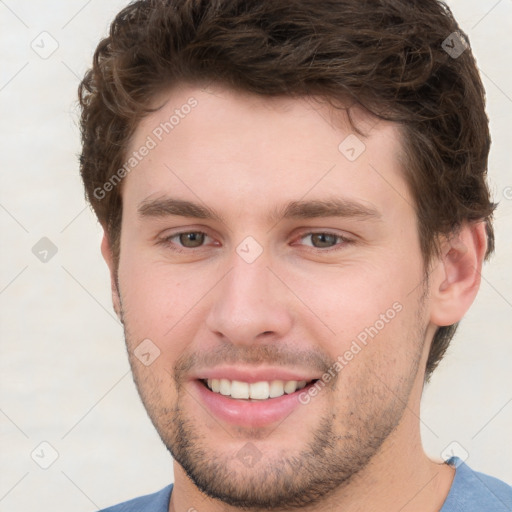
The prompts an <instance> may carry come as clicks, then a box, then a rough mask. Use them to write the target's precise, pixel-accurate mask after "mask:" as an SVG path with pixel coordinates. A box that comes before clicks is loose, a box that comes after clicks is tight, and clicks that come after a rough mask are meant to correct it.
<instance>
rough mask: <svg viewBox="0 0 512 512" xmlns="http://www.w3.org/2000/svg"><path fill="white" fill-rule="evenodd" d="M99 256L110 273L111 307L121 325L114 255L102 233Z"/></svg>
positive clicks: (121, 316) (105, 233) (104, 232)
mask: <svg viewBox="0 0 512 512" xmlns="http://www.w3.org/2000/svg"><path fill="white" fill-rule="evenodd" d="M101 254H102V255H103V259H104V260H105V263H106V264H107V266H108V269H109V272H110V288H111V291H112V305H113V306H114V311H115V312H116V315H117V317H118V318H119V320H120V321H121V323H123V315H122V309H121V299H120V297H119V288H118V284H117V268H116V267H115V262H114V255H113V253H112V248H111V245H110V241H109V239H108V235H107V232H106V231H105V230H104V231H103V238H102V240H101Z"/></svg>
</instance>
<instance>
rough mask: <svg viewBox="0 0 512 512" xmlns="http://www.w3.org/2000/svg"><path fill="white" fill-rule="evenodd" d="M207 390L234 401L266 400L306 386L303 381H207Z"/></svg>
mask: <svg viewBox="0 0 512 512" xmlns="http://www.w3.org/2000/svg"><path fill="white" fill-rule="evenodd" d="M206 383H207V385H208V388H210V389H211V390H212V391H213V392H214V393H220V394H221V395H224V396H230V397H231V398H236V399H239V400H240V399H248V398H251V399H252V400H267V399H268V398H278V397H280V396H283V395H284V394H285V393H286V394H287V395H289V394H291V393H295V391H297V390H298V389H302V388H304V387H305V386H306V384H307V382H306V381H305V380H300V381H296V380H289V381H282V380H273V381H271V382H267V381H260V382H252V383H248V382H242V381H239V380H232V381H231V380H228V379H207V381H206Z"/></svg>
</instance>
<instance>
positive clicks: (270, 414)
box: [192, 380, 313, 428]
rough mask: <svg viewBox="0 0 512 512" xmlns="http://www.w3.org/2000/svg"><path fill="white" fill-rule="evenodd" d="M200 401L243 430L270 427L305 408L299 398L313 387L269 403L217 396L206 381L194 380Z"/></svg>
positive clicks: (219, 416)
mask: <svg viewBox="0 0 512 512" xmlns="http://www.w3.org/2000/svg"><path fill="white" fill-rule="evenodd" d="M192 384H193V385H194V386H195V388H196V390H197V393H198V394H199V397H200V399H201V400H202V402H203V403H204V404H205V405H206V407H207V408H208V410H210V411H211V412H212V413H213V414H214V415H215V416H216V417H217V418H219V419H221V420H224V421H225V422H227V423H231V424H234V425H238V426H242V427H253V428H258V427H266V426H269V425H271V424H272V423H275V422H281V421H283V420H284V419H286V417H287V416H289V415H290V414H291V413H292V412H293V411H294V410H295V409H296V408H297V407H299V406H301V405H302V404H301V402H300V401H299V395H300V394H301V393H304V392H307V391H308V389H309V387H310V386H312V385H313V384H309V385H308V386H306V387H305V388H303V389H300V390H297V391H295V393H291V394H289V395H283V396H280V397H278V398H269V399H268V400H237V399H235V398H230V397H227V396H224V395H221V394H220V393H214V392H213V391H211V390H210V389H209V388H207V387H206V386H205V385H204V384H203V383H202V382H200V381H198V380H195V381H192Z"/></svg>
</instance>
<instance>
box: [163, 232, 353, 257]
mask: <svg viewBox="0 0 512 512" xmlns="http://www.w3.org/2000/svg"><path fill="white" fill-rule="evenodd" d="M190 233H196V234H202V235H205V236H206V237H209V235H208V234H207V233H205V232H204V231H180V232H179V233H174V234H172V235H170V236H167V237H165V238H162V239H161V240H159V241H158V244H161V245H164V246H165V247H168V248H171V250H173V251H175V252H177V253H189V254H190V253H192V252H193V251H197V250H201V249H203V248H204V245H201V246H199V247H192V248H186V247H183V246H181V247H180V246H179V245H178V244H175V243H174V242H172V239H174V238H178V237H180V235H186V234H190ZM312 235H327V236H333V237H335V238H336V239H337V240H338V242H337V243H336V245H334V246H332V247H325V248H321V247H314V246H312V245H310V246H306V247H309V248H310V249H311V250H312V251H313V252H319V253H322V254H325V253H329V252H335V251H339V250H341V249H342V248H343V247H344V246H346V245H348V244H352V243H354V240H352V239H350V238H347V237H344V236H341V235H338V234H336V233H331V232H329V231H309V232H306V233H303V234H302V235H300V236H299V237H298V238H297V240H303V239H304V238H306V237H308V236H312ZM209 238H211V237H209Z"/></svg>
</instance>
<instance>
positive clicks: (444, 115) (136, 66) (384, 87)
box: [79, 0, 495, 379]
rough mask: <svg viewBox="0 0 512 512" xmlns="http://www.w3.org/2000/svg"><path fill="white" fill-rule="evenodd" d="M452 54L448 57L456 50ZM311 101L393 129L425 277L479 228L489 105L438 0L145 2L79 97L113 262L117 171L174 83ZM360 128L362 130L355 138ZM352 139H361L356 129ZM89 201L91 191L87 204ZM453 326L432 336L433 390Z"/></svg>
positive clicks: (89, 191) (97, 61) (85, 175)
mask: <svg viewBox="0 0 512 512" xmlns="http://www.w3.org/2000/svg"><path fill="white" fill-rule="evenodd" d="M453 48H455V49H456V50H458V51H456V52H454V51H450V49H453ZM184 82H186V83H191V84H198V85H199V84H205V83H217V84H221V85H223V86H225V87H228V88H232V89H234V90H237V91H244V92H249V93H253V94H257V95H266V96H279V95H288V96H296V97H301V96H315V97H321V98H325V99H326V100H327V101H329V102H330V103H332V104H333V105H334V106H336V105H338V106H339V105H342V106H344V108H345V109H346V110H347V111H348V113H349V114H350V107H351V105H354V104H357V105H358V106H361V107H363V108H364V109H366V110H367V111H368V112H370V113H371V114H372V115H374V116H376V117H377V118H381V119H385V120H388V121H392V122H395V123H397V124H398V125H399V127H400V129H401V133H402V149H403V157H402V158H401V162H400V163H401V167H402V172H403V175H404V178H405V180H406V182H407V184H408V186H409V189H410V191H411V193H412V196H413V198H414V203H415V204H414V206H415V209H416V214H417V221H418V230H419V236H420V244H421V250H422V254H423V257H424V261H425V266H426V267H427V264H428V263H429V262H430V261H431V259H432V256H433V255H434V254H436V253H437V251H438V249H439V245H438V241H439V239H440V235H450V234H451V233H453V232H454V231H456V230H457V228H458V227H460V226H461V225H462V224H463V223H464V222H476V221H485V222H486V228H487V239H488V250H487V254H486V257H488V256H489V255H490V254H491V253H492V251H493V249H494V232H493V227H492V214H493V211H494V208H495V204H494V203H492V202H491V199H490V193H489V189H488V186H487V182H486V176H487V158H488V153H489V147H490V135H489V128H488V119H487V116H486V113H485V93H484V89H483V86H482V82H481V79H480V76H479V73H478V70H477V66H476V63H475V60H474V57H473V55H472V52H471V49H470V48H469V43H468V39H467V36H466V35H465V34H464V33H463V32H462V31H461V30H460V28H459V26H458V25H457V22H456V21H455V19H454V18H453V15H452V13H451V11H450V9H449V8H448V7H447V6H446V5H445V4H444V3H443V2H441V1H438V0H364V1H362V0H322V1H318V0H287V1H276V0H139V1H135V2H132V3H131V4H129V5H128V6H127V7H126V8H125V9H123V10H122V11H121V12H120V13H119V14H118V15H117V16H116V18H115V19H114V21H113V22H112V24H111V27H110V33H109V35H108V37H106V38H105V39H103V40H102V41H101V42H100V43H99V45H98V47H97V49H96V51H95V54H94V60H93V66H92V68H91V69H90V70H88V71H87V73H86V75H85V77H84V79H83V80H82V82H81V84H80V87H79V101H80V105H81V109H82V110H81V112H82V114H81V134H82V153H81V157H80V170H81V175H82V179H83V182H84V185H85V191H86V197H87V199H88V200H89V202H90V204H91V205H92V207H93V209H94V211H95V213H96V215H97V217H98V219H99V221H100V222H101V224H102V225H103V226H104V228H105V230H106V233H107V236H108V237H109V240H110V243H111V247H112V251H113V254H114V260H115V261H116V262H117V261H118V258H119V240H120V229H121V217H122V197H121V191H120V188H121V187H115V186H112V187H109V189H108V194H105V193H102V194H101V195H100V194H98V193H97V191H98V190H99V189H101V190H103V189H102V187H103V186H104V184H105V183H107V182H108V181H109V179H111V178H112V176H114V175H115V174H116V171H117V172H118V171H119V169H121V168H122V166H123V163H124V161H125V158H126V152H127V147H128V144H129V142H130V139H131V137H132V135H133V133H134V131H135V129H136V128H137V126H138V123H139V122H140V121H141V119H142V118H143V117H144V116H146V115H148V113H150V112H152V111H153V110H154V100H155V98H156V97H157V95H159V94H160V93H163V92H165V91H168V90H170V89H171V88H172V87H174V86H176V85H177V84H179V83H184ZM355 129H356V128H355ZM356 130H357V129H356ZM95 191H96V192H95ZM456 328H457V324H454V325H451V326H444V327H440V328H438V330H437V332H436V334H435V336H434V339H433V342H432V345H431V349H430V354H429V357H428V362H427V368H426V377H427V379H428V378H429V376H430V374H431V373H432V371H433V370H434V369H435V367H436V366H437V364H438V362H439V361H440V360H441V358H442V357H443V355H444V353H445V351H446V349H447V347H448V344H449V343H450V340H451V339H452V337H453V335H454V333H455V330H456Z"/></svg>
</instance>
